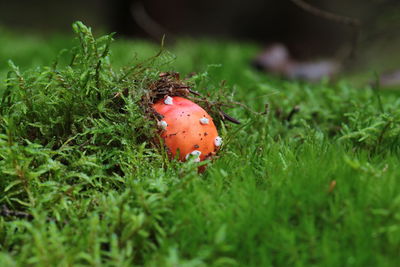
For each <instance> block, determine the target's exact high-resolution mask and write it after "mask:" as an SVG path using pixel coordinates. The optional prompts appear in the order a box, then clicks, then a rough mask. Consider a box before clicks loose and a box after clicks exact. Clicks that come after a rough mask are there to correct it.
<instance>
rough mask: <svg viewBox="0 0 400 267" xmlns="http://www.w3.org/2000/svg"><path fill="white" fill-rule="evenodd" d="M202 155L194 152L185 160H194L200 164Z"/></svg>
mask: <svg viewBox="0 0 400 267" xmlns="http://www.w3.org/2000/svg"><path fill="white" fill-rule="evenodd" d="M200 155H201V151H198V150H193V151H192V152H191V153H188V154H187V155H186V157H185V159H186V160H188V159H189V158H194V160H193V161H194V162H200Z"/></svg>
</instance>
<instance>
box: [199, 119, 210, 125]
mask: <svg viewBox="0 0 400 267" xmlns="http://www.w3.org/2000/svg"><path fill="white" fill-rule="evenodd" d="M208 122H209V121H208V119H207V118H201V119H200V123H201V124H208Z"/></svg>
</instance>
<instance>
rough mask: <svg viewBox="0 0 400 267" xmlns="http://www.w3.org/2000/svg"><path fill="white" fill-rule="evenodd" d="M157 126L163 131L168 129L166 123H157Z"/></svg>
mask: <svg viewBox="0 0 400 267" xmlns="http://www.w3.org/2000/svg"><path fill="white" fill-rule="evenodd" d="M157 124H158V127H160V128H162V129H163V130H165V129H166V128H167V127H168V123H167V122H166V121H159V122H158V123H157Z"/></svg>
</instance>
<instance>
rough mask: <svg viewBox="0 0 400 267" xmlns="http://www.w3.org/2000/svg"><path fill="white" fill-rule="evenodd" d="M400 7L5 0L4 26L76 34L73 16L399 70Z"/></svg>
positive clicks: (105, 26)
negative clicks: (399, 33) (281, 47)
mask: <svg viewBox="0 0 400 267" xmlns="http://www.w3.org/2000/svg"><path fill="white" fill-rule="evenodd" d="M299 3H300V4H299ZM302 3H303V4H304V3H306V4H310V5H311V9H310V8H308V9H307V8H304V6H303V7H302V6H301V4H302ZM313 8H315V9H318V10H317V11H315V9H314V10H313ZM321 10H322V11H321ZM399 11H400V1H398V0H370V1H363V0H353V1H348V0H336V1H331V0H318V1H317V0H304V1H296V0H286V1H282V0H269V1H268V0H246V1H243V0H218V1H217V0H201V1H188V0H169V1H161V0H115V1H112V0H86V1H79V0H68V1H63V0H61V1H46V0H14V1H5V0H0V27H2V28H6V29H9V30H14V31H21V32H31V33H32V32H33V33H35V34H38V33H39V34H42V35H47V34H54V33H57V34H59V33H67V34H70V33H71V23H72V22H73V21H76V20H82V21H83V22H84V23H85V24H87V25H90V26H91V27H92V28H94V29H95V30H96V31H102V32H110V31H113V32H116V33H117V37H119V38H121V37H124V38H142V39H148V40H152V41H154V42H158V43H159V42H160V40H161V38H162V36H163V35H164V34H166V40H167V44H173V43H174V40H176V39H177V38H182V37H186V38H188V37H189V38H212V39H217V40H235V41H244V42H254V43H257V44H259V45H260V46H261V47H268V45H270V44H274V43H280V44H282V45H283V46H284V49H287V51H288V53H290V57H293V58H296V60H299V61H301V60H309V59H313V58H329V59H330V60H336V61H340V62H342V61H344V60H347V58H348V57H352V62H353V63H354V64H353V65H357V64H358V65H359V66H362V65H365V62H366V57H367V58H368V61H374V62H376V63H375V64H377V65H379V66H381V65H382V64H383V66H381V67H382V69H393V68H395V67H396V66H397V65H396V64H397V59H398V57H396V56H395V55H397V54H399V53H397V51H398V48H399V43H400V42H399V37H398V32H399V30H400V12H399ZM323 12H329V14H328V15H326V14H324V13H323ZM332 14H333V16H335V15H336V16H337V17H339V18H336V17H335V18H332V17H330V15H332ZM353 22H356V23H357V25H354V23H353ZM352 50H355V51H352ZM353 52H356V53H354V54H355V55H351V56H350V54H352V53H353ZM260 53H262V51H260ZM256 57H257V55H255V58H256ZM355 62H356V63H357V64H356V63H355ZM261 67H262V66H261Z"/></svg>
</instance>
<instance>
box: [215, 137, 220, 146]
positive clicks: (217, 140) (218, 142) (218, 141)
mask: <svg viewBox="0 0 400 267" xmlns="http://www.w3.org/2000/svg"><path fill="white" fill-rule="evenodd" d="M214 145H215V146H221V145H222V138H221V137H219V136H217V137H215V139H214Z"/></svg>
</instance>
